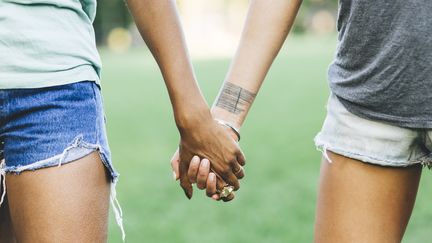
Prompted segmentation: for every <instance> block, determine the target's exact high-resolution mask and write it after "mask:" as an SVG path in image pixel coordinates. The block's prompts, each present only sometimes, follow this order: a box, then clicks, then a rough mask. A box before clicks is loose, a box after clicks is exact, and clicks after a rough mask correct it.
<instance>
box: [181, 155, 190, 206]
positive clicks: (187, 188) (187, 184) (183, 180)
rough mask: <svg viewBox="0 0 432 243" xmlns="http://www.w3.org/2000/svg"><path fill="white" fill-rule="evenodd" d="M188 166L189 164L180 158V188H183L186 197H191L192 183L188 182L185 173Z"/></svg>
mask: <svg viewBox="0 0 432 243" xmlns="http://www.w3.org/2000/svg"><path fill="white" fill-rule="evenodd" d="M188 166H189V163H188V162H184V161H181V160H180V164H179V173H180V174H179V176H180V186H181V188H183V191H184V193H185V195H186V197H187V198H189V199H191V198H192V193H193V189H192V184H191V183H190V181H189V177H188V175H187V171H188Z"/></svg>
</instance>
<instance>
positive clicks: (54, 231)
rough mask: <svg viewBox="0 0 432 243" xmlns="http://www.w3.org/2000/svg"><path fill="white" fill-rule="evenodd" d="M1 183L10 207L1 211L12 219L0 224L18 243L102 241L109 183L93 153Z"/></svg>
mask: <svg viewBox="0 0 432 243" xmlns="http://www.w3.org/2000/svg"><path fill="white" fill-rule="evenodd" d="M6 183H7V184H6V186H7V197H8V201H9V204H8V205H6V204H5V205H3V209H2V210H3V212H6V211H8V212H10V216H11V219H12V220H11V221H8V220H6V221H3V222H2V224H0V225H1V226H2V228H3V227H4V229H8V230H7V231H9V230H10V229H11V228H13V230H14V235H15V237H16V240H17V242H20V243H27V242H29V243H30V242H32V243H33V242H34V243H39V242H40V243H42V242H43V243H50V242H53V243H54V242H62V243H67V242H88V243H91V242H106V240H107V231H108V209H109V195H110V179H109V176H108V175H107V173H106V170H105V167H104V165H103V164H102V161H101V160H100V157H99V155H98V154H97V152H94V153H92V154H90V155H88V156H86V157H84V158H82V159H79V160H77V161H74V162H73V163H68V164H64V165H62V166H60V167H57V166H55V167H50V168H45V169H40V170H37V171H26V172H23V173H21V174H20V175H15V174H8V175H7V176H6ZM2 215H3V214H2ZM4 217H7V214H4ZM10 222H11V223H12V224H11V225H8V224H7V223H10ZM2 230H3V229H1V230H0V232H1V231H2ZM5 231H6V230H5ZM10 233H11V232H10V231H9V236H11V235H10ZM1 242H5V243H6V242H7V243H9V242H13V241H10V239H2V241H1Z"/></svg>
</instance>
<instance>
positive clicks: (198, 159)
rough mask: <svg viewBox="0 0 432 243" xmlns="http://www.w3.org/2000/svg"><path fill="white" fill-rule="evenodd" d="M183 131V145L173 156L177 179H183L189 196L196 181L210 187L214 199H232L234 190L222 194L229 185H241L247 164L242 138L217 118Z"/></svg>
mask: <svg viewBox="0 0 432 243" xmlns="http://www.w3.org/2000/svg"><path fill="white" fill-rule="evenodd" d="M179 131H180V136H181V140H180V146H179V149H178V150H177V151H176V152H175V153H174V156H173V157H172V159H171V165H172V169H173V171H174V174H175V179H176V180H180V186H181V187H182V188H183V190H184V192H185V194H186V196H187V197H188V198H189V199H190V198H192V194H193V188H192V184H194V183H196V185H197V188H198V189H201V190H204V189H205V190H206V194H207V196H208V197H211V198H212V199H214V200H223V201H231V200H232V199H234V197H235V195H234V193H230V194H229V195H227V196H226V197H221V195H220V192H221V191H222V190H223V188H224V187H226V186H232V187H233V188H234V191H236V190H238V189H239V188H240V183H239V179H242V178H243V177H244V171H243V166H244V165H245V163H246V160H245V157H244V155H243V152H242V151H241V149H240V147H239V145H238V142H237V140H238V138H237V136H236V134H234V133H233V132H232V131H231V130H230V129H229V128H226V127H225V126H222V125H220V124H219V123H217V122H216V121H214V120H213V119H210V120H209V121H207V122H199V124H194V125H193V126H186V127H183V128H182V129H179Z"/></svg>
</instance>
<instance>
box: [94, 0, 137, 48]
mask: <svg viewBox="0 0 432 243" xmlns="http://www.w3.org/2000/svg"><path fill="white" fill-rule="evenodd" d="M131 21H132V18H131V16H130V14H129V11H128V9H127V7H126V4H125V2H124V1H123V0H99V1H98V7H97V15H96V19H95V21H94V24H93V25H94V28H95V32H96V41H97V43H98V44H105V41H106V37H107V36H108V34H109V32H110V30H111V29H113V28H116V27H123V28H128V27H129V25H130V23H131Z"/></svg>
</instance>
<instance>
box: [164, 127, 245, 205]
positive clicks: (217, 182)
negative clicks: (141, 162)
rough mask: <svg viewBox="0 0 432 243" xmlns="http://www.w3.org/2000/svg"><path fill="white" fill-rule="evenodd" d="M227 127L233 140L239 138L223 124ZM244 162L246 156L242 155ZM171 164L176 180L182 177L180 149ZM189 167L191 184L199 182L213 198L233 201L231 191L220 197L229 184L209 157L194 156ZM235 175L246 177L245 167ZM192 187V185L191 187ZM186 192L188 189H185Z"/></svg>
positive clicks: (198, 184)
mask: <svg viewBox="0 0 432 243" xmlns="http://www.w3.org/2000/svg"><path fill="white" fill-rule="evenodd" d="M221 127H222V128H223V129H225V130H226V131H227V132H228V133H229V134H230V136H231V138H232V140H233V141H237V140H238V135H237V134H236V133H235V132H233V131H232V130H231V129H229V128H227V127H226V126H221ZM242 158H243V162H244V156H242ZM243 164H244V163H243ZM171 166H172V170H173V176H174V179H175V180H178V179H179V178H180V174H181V173H180V169H179V167H180V156H179V150H177V151H176V152H175V153H174V156H173V157H172V159H171ZM188 166H189V169H188V171H187V177H188V178H187V179H188V182H189V183H190V184H192V183H197V187H198V188H199V189H206V193H207V196H209V197H211V198H213V199H214V200H220V199H222V200H223V201H231V200H232V199H234V193H231V194H230V195H228V196H227V197H223V198H220V197H219V192H221V191H222V189H223V188H224V187H225V186H227V183H225V182H224V181H223V179H222V178H221V177H220V176H218V175H217V174H215V173H213V172H212V171H213V169H212V163H211V162H210V161H209V160H208V159H203V160H200V158H199V157H198V156H194V157H193V158H192V159H191V161H190V162H189V165H188ZM235 171H236V173H235V176H236V177H237V178H238V179H241V178H243V177H244V171H243V168H242V167H241V166H240V167H238V168H237V169H236V170H235ZM190 189H191V187H190ZM185 192H186V191H185Z"/></svg>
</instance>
